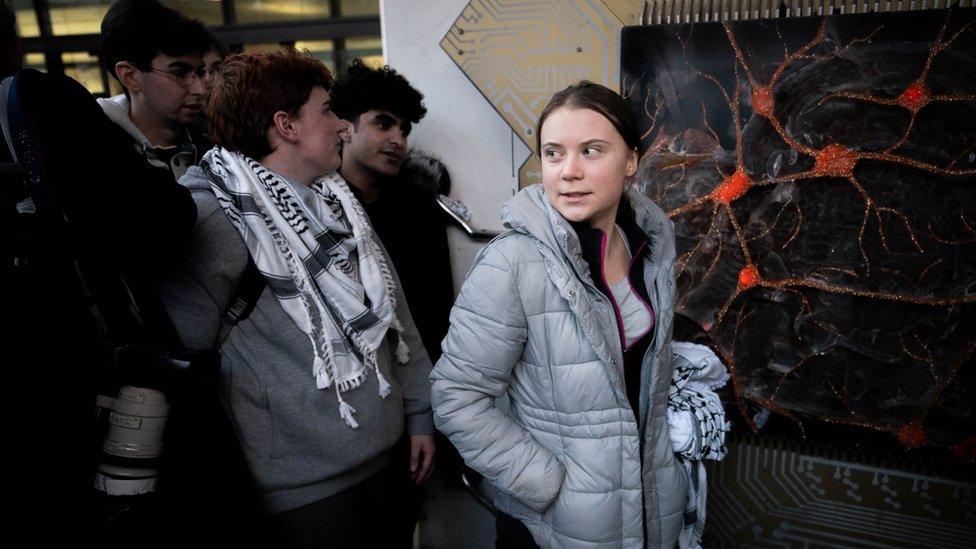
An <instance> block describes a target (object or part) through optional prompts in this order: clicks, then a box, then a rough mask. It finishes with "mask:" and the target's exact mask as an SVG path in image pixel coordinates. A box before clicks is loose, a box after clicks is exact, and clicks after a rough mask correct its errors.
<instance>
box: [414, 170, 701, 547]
mask: <svg viewBox="0 0 976 549" xmlns="http://www.w3.org/2000/svg"><path fill="white" fill-rule="evenodd" d="M626 200H627V201H628V204H629V206H630V208H631V210H632V212H633V221H634V225H635V226H636V227H637V228H638V229H639V230H640V231H641V232H642V233H643V234H644V236H645V237H646V240H647V242H648V244H647V249H646V251H641V252H640V254H639V257H640V258H641V259H640V263H639V265H638V266H637V272H638V273H639V275H638V276H639V277H640V278H641V279H642V280H641V281H642V283H643V285H644V287H645V288H646V290H647V291H646V298H647V300H648V301H649V303H650V305H651V307H652V308H653V311H654V313H655V324H654V327H653V330H652V334H653V335H652V336H650V337H651V341H652V343H651V344H650V345H648V346H647V349H646V351H645V352H644V353H643V356H642V357H641V362H640V364H639V365H638V366H639V367H640V375H639V381H638V383H639V387H638V398H637V403H636V407H637V413H636V414H635V411H634V409H633V408H632V406H631V404H630V400H629V399H628V395H627V387H626V383H625V370H624V366H623V361H624V352H623V349H622V346H621V338H620V334H619V328H618V322H617V320H616V315H615V313H614V308H613V305H612V302H611V300H610V298H609V297H608V296H607V295H605V294H604V293H603V292H602V291H600V289H599V288H598V287H597V285H596V284H595V283H594V275H596V276H599V275H600V273H593V272H592V269H591V268H590V265H589V264H588V263H587V261H586V260H585V259H584V257H583V253H582V244H581V241H580V238H579V236H578V234H577V232H576V231H575V230H574V229H573V227H572V226H570V224H569V223H568V222H567V221H566V220H565V219H564V218H563V217H562V216H561V215H559V214H558V212H556V211H555V210H554V209H553V208H552V207H551V205H550V204H549V202H548V200H547V199H546V197H545V195H544V194H543V189H542V187H541V186H540V185H536V186H532V187H529V188H527V189H525V190H523V191H521V192H520V193H518V194H517V195H516V196H515V197H513V198H512V200H510V201H509V203H508V204H506V206H505V208H504V209H503V213H502V216H503V221H504V222H505V223H506V226H507V227H509V228H510V229H511V231H509V232H507V233H506V234H504V235H502V236H500V237H498V238H497V239H495V240H494V241H493V242H492V243H490V244H489V245H488V246H487V247H486V248H485V249H484V250H483V251H482V253H481V254H480V255H479V256H478V258H477V259H476V261H475V265H474V266H473V267H472V269H471V272H470V273H469V275H468V278H467V280H466V281H465V283H464V286H463V287H462V289H461V292H460V295H459V296H458V299H457V301H456V303H455V306H454V309H453V310H452V313H451V328H450V330H449V332H448V335H447V337H446V338H445V340H444V342H443V345H442V348H443V353H444V354H443V355H442V357H441V359H440V360H439V361H438V363H437V365H436V366H435V368H434V371H433V373H432V375H431V379H432V381H433V385H432V404H433V406H434V420H435V423H436V425H437V427H438V428H439V429H440V430H441V431H442V432H444V433H445V434H446V435H447V436H448V437H449V438H450V439H451V441H452V442H453V443H454V445H455V446H456V447H457V448H458V450H459V451H460V452H461V455H462V456H463V457H464V459H465V461H466V462H467V463H468V465H469V466H470V467H472V468H473V469H475V470H476V471H478V472H479V473H481V474H482V475H484V476H485V478H486V479H487V480H488V481H489V482H490V483H491V484H492V485H493V486H494V487H495V488H496V489H497V494H496V497H495V504H496V505H497V506H498V508H499V509H500V510H501V511H503V512H505V513H507V514H509V515H512V516H514V517H516V518H518V519H519V520H521V521H522V522H523V523H525V524H526V525H527V526H528V528H529V530H530V531H531V532H532V535H533V537H534V539H535V541H536V543H538V544H539V545H540V546H541V547H588V548H593V547H606V548H611V547H634V548H639V547H668V548H670V547H674V544H675V541H676V539H677V535H678V532H679V531H680V529H681V524H682V511H683V509H684V506H685V502H686V499H687V479H686V477H685V474H684V472H683V471H682V469H681V467H680V466H679V465H678V463H677V462H676V460H675V458H674V455H673V452H672V449H671V445H670V441H669V437H668V426H667V417H666V407H667V394H668V387H669V385H670V380H671V373H672V367H671V362H672V349H671V323H672V318H673V315H674V276H673V264H674V258H675V253H674V236H673V228H672V227H673V226H672V223H671V221H670V220H669V219H668V218H667V216H666V215H665V214H664V212H663V211H661V210H660V208H658V207H657V206H656V205H654V204H653V203H652V202H651V201H650V200H648V199H647V198H646V197H644V196H642V195H641V194H640V193H638V192H636V191H634V190H630V191H628V193H627V195H626ZM506 394H507V396H508V398H509V401H510V406H509V408H508V410H503V409H502V408H500V407H498V406H496V399H500V398H501V397H503V396H505V395H506Z"/></svg>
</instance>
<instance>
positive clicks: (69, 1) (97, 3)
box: [48, 0, 223, 35]
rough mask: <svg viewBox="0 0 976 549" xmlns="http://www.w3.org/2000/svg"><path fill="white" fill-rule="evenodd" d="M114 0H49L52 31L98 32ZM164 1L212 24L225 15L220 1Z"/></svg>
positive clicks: (65, 32)
mask: <svg viewBox="0 0 976 549" xmlns="http://www.w3.org/2000/svg"><path fill="white" fill-rule="evenodd" d="M113 2H114V0H48V4H49V5H50V14H51V31H52V32H53V33H54V34H55V35H70V34H98V33H99V32H100V31H101V28H102V19H103V18H104V17H105V12H107V11H108V8H109V6H111V5H112V3H113ZM162 3H163V4H165V5H167V6H169V7H171V8H173V9H175V10H178V11H181V12H183V13H184V14H186V15H188V16H190V17H194V18H197V19H200V20H201V21H203V22H204V23H208V24H211V25H218V24H220V23H221V22H222V21H223V19H222V16H221V11H220V2H212V1H210V0H164V1H163V2H162Z"/></svg>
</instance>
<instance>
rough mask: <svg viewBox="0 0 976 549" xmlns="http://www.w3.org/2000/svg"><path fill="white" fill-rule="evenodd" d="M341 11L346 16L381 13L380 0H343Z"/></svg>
mask: <svg viewBox="0 0 976 549" xmlns="http://www.w3.org/2000/svg"><path fill="white" fill-rule="evenodd" d="M339 13H341V14H342V16H343V17H345V16H353V15H379V14H380V2H379V0H341V1H340V3H339Z"/></svg>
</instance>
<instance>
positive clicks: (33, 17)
mask: <svg viewBox="0 0 976 549" xmlns="http://www.w3.org/2000/svg"><path fill="white" fill-rule="evenodd" d="M10 7H11V8H13V10H14V15H15V16H16V17H17V35H18V36H20V37H21V38H32V37H34V36H40V35H41V31H40V29H39V28H38V26H37V14H36V13H35V12H34V5H33V3H32V2H31V0H13V2H10ZM42 64H43V62H42Z"/></svg>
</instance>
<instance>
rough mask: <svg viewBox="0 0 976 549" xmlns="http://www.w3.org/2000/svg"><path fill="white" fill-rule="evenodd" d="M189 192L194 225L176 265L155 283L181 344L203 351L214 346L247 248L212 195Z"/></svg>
mask: <svg viewBox="0 0 976 549" xmlns="http://www.w3.org/2000/svg"><path fill="white" fill-rule="evenodd" d="M193 194H194V200H195V201H196V202H197V210H198V220H197V226H196V228H195V229H194V230H193V235H192V237H191V240H190V244H189V247H188V248H187V251H186V255H185V256H184V260H183V263H182V265H181V266H180V267H179V268H177V269H174V270H173V272H172V273H170V274H168V275H165V276H164V277H163V278H162V279H161V280H160V282H159V294H160V298H161V299H162V301H163V305H164V306H165V307H166V311H167V313H168V314H169V316H170V319H171V320H172V321H173V326H174V327H175V328H176V331H177V333H178V334H179V336H180V340H181V341H182V343H183V346H185V347H187V348H189V349H195V350H205V349H213V348H214V345H215V344H216V339H217V335H218V333H219V332H220V327H221V317H222V315H223V313H224V309H225V308H226V307H227V302H228V300H229V299H230V296H231V295H232V293H233V291H234V289H235V288H236V287H237V284H238V282H239V281H240V277H241V273H243V272H244V268H245V266H246V265H247V249H246V248H245V247H244V241H243V240H242V239H241V237H240V234H239V233H238V232H237V230H236V229H235V228H234V226H233V225H231V223H230V221H229V220H228V219H227V217H226V215H225V214H224V212H223V210H221V209H220V207H219V206H217V205H216V199H215V198H214V197H213V195H212V194H210V193H209V192H208V193H206V194H204V192H199V191H196V192H194V193H193ZM207 195H209V197H208V196H207ZM211 201H212V203H211Z"/></svg>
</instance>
